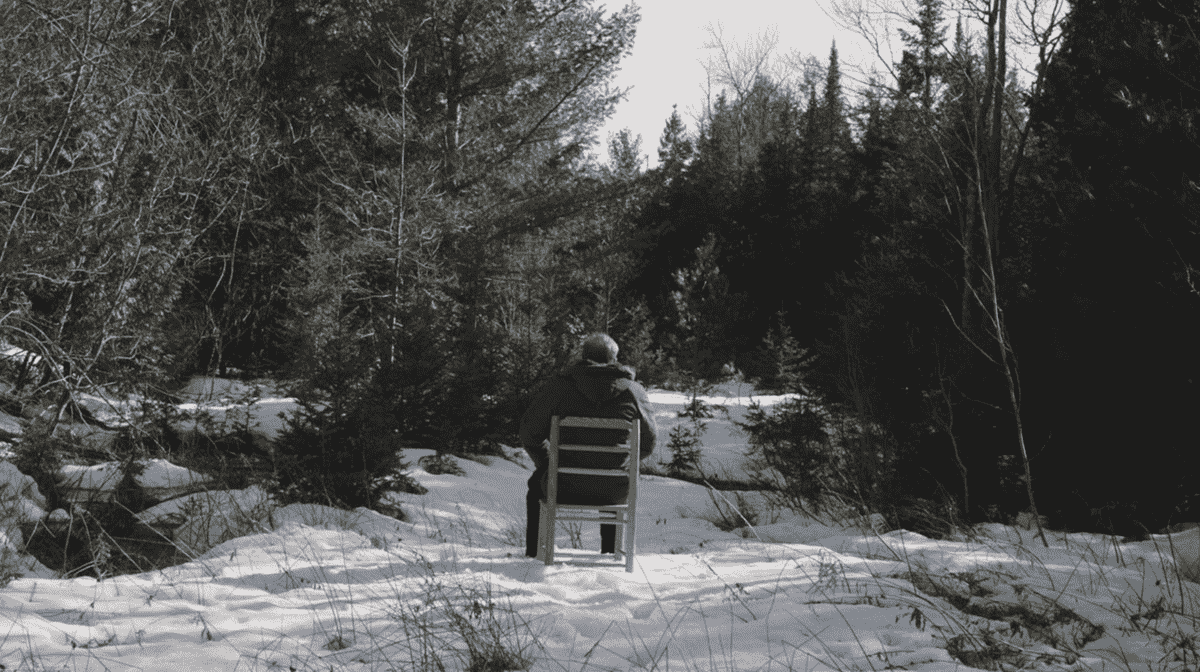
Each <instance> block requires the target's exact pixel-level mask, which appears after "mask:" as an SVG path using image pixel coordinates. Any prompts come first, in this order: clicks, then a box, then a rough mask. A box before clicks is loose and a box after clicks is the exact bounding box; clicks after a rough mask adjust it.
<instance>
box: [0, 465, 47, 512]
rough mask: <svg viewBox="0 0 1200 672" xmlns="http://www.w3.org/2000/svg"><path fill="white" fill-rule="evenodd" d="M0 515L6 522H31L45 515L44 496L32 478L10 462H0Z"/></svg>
mask: <svg viewBox="0 0 1200 672" xmlns="http://www.w3.org/2000/svg"><path fill="white" fill-rule="evenodd" d="M0 512H3V515H0V518H2V519H3V520H4V522H5V524H7V523H12V524H14V525H19V524H21V523H32V522H34V521H37V520H41V519H42V518H44V517H45V516H46V498H45V497H43V496H42V493H41V492H40V491H39V490H38V486H37V483H35V482H34V481H33V479H32V478H30V477H29V476H26V475H25V474H22V473H21V472H20V471H18V470H17V467H16V466H15V465H13V464H12V463H11V462H0Z"/></svg>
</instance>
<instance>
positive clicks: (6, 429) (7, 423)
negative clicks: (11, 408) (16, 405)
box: [0, 412, 25, 439]
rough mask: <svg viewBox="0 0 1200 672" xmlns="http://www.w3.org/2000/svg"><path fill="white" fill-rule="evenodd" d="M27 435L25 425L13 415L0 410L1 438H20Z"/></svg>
mask: <svg viewBox="0 0 1200 672" xmlns="http://www.w3.org/2000/svg"><path fill="white" fill-rule="evenodd" d="M24 435H25V427H24V426H23V425H22V424H21V423H20V421H18V420H17V419H16V418H14V417H13V416H11V415H9V414H7V413H4V412H0V439H19V438H21V437H22V436H24Z"/></svg>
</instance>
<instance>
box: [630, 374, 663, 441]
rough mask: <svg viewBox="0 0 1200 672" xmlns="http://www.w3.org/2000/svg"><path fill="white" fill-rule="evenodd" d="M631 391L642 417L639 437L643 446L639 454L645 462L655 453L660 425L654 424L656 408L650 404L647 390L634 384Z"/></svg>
mask: <svg viewBox="0 0 1200 672" xmlns="http://www.w3.org/2000/svg"><path fill="white" fill-rule="evenodd" d="M629 390H630V391H631V392H633V398H634V399H635V400H637V406H638V414H640V415H641V416H642V422H641V425H642V435H641V437H639V440H640V443H641V445H640V450H639V451H638V452H639V453H641V459H643V460H644V459H646V458H647V457H650V453H653V452H654V443H655V440H656V438H657V436H658V425H657V424H656V423H655V422H654V406H653V405H652V404H651V403H650V397H649V396H648V395H647V394H646V389H645V388H643V387H642V386H641V385H638V384H637V383H634V384H632V385H630V386H629Z"/></svg>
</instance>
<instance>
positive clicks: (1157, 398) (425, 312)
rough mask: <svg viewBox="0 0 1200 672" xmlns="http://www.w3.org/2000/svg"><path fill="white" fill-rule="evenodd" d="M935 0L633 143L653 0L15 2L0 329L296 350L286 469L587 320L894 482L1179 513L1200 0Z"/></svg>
mask: <svg viewBox="0 0 1200 672" xmlns="http://www.w3.org/2000/svg"><path fill="white" fill-rule="evenodd" d="M918 9H919V11H918V13H917V14H916V15H915V16H913V17H911V18H912V20H911V25H910V29H909V30H907V31H905V33H904V36H903V40H904V46H905V49H904V53H903V58H902V59H901V61H900V62H898V63H894V64H889V65H890V66H891V67H890V69H889V74H888V75H886V76H880V78H879V79H877V80H875V81H873V82H872V83H871V84H870V85H869V86H866V87H865V88H863V89H862V90H859V91H848V90H847V89H846V87H845V85H844V84H843V78H842V75H841V72H840V68H839V64H838V60H837V59H838V54H837V51H836V48H835V49H833V50H831V52H830V53H829V58H828V60H827V61H825V62H824V63H817V62H810V63H808V64H807V66H806V67H805V68H802V69H801V71H800V72H791V73H783V72H779V71H772V70H771V69H770V68H763V67H760V66H762V64H763V63H764V62H765V61H764V60H763V59H759V60H757V61H753V62H750V63H749V65H747V66H746V67H742V66H741V65H739V64H738V63H737V62H733V61H729V60H728V59H727V60H725V61H724V66H723V67H724V68H725V69H724V70H722V71H719V72H715V73H712V74H714V75H715V76H714V78H713V79H714V81H716V82H718V83H719V84H720V85H721V86H722V87H723V90H714V92H713V93H714V95H713V98H712V100H711V103H710V104H709V105H708V106H707V107H706V109H705V110H704V111H703V114H702V115H701V119H700V121H699V124H698V128H696V129H694V131H693V130H691V129H689V128H688V127H687V125H686V124H685V123H684V121H683V119H682V118H681V117H680V116H679V115H678V114H677V113H672V114H671V116H670V117H669V118H668V119H667V120H666V125H665V128H664V132H663V135H662V137H661V139H660V141H659V146H658V149H657V152H658V158H659V165H658V167H656V168H654V169H652V170H649V171H642V169H641V166H642V165H643V158H642V155H641V151H642V150H641V147H640V144H639V139H635V138H632V137H630V135H629V134H628V133H622V134H618V135H617V136H616V137H615V138H612V139H610V141H611V148H610V149H611V151H610V154H611V157H612V158H611V160H610V161H609V162H608V163H607V164H601V163H599V162H598V161H597V160H596V159H595V158H594V154H595V152H596V145H595V143H596V140H597V138H596V132H597V129H598V128H599V127H600V125H601V124H602V123H603V121H604V119H605V118H606V117H607V116H608V115H609V114H610V113H611V111H612V109H613V107H614V106H615V105H616V104H617V103H618V102H619V100H620V92H617V91H613V90H612V89H611V88H610V83H611V81H610V80H611V76H612V74H613V72H614V71H615V69H616V67H617V66H618V64H619V62H620V59H621V57H622V56H623V55H624V54H625V53H627V52H628V50H629V49H630V48H631V46H632V43H633V38H634V32H635V27H636V23H637V18H638V17H637V13H636V10H634V9H633V8H626V9H623V10H620V11H617V12H615V13H612V12H606V11H604V10H603V9H602V8H600V7H598V6H593V3H590V2H584V1H581V0H545V1H529V0H454V1H451V2H445V1H437V2H433V1H427V0H391V1H389V2H384V3H368V2H358V1H356V0H341V1H339V2H333V3H329V2H321V3H318V2H307V1H303V0H290V1H289V0H236V1H235V0H222V1H220V2H200V1H190V0H189V1H184V2H174V3H161V2H149V3H141V4H128V3H126V4H124V5H119V6H118V5H113V3H104V2H99V1H97V0H53V1H52V2H46V3H38V4H37V5H36V6H35V5H33V4H29V3H8V4H4V5H0V25H3V26H5V30H4V31H3V33H2V34H0V119H2V120H3V121H2V123H0V214H2V215H3V217H4V226H5V227H6V228H5V233H4V244H3V247H2V248H0V283H2V285H3V286H2V287H0V301H3V303H4V305H3V306H2V308H3V314H4V316H5V317H4V318H3V322H2V323H0V325H2V326H3V329H4V334H3V337H4V338H5V339H6V340H7V341H8V342H11V343H16V344H18V345H21V346H23V347H26V348H28V349H31V350H34V351H36V352H38V353H39V354H41V355H42V356H44V357H45V358H46V360H47V361H49V362H52V363H54V365H55V366H54V367H52V368H50V369H47V371H51V372H52V373H51V374H50V375H47V376H46V377H45V378H44V379H43V380H41V381H40V382H41V386H40V387H39V386H38V382H39V381H37V380H32V381H29V382H28V383H27V385H28V388H29V393H31V394H32V393H46V392H49V393H52V394H53V395H55V398H60V399H62V402H61V403H66V401H67V400H68V399H69V393H70V391H72V390H74V389H78V388H81V387H86V386H87V385H90V384H96V383H101V382H117V381H126V382H132V381H141V382H146V381H154V382H161V383H164V384H166V383H169V382H170V381H171V380H178V379H181V378H183V377H185V376H188V375H191V374H195V373H221V374H228V373H231V372H242V373H244V374H246V375H260V374H270V375H274V376H278V377H283V378H287V379H291V380H296V381H299V382H298V383H297V384H296V392H297V394H299V395H300V396H301V397H302V399H303V400H304V401H305V404H306V408H307V409H308V410H307V412H306V415H305V417H304V418H302V419H299V420H298V421H297V423H296V424H295V426H294V427H293V432H292V434H291V435H290V438H289V441H290V442H291V443H292V445H293V446H294V447H295V452H296V455H295V458H296V464H297V465H300V466H301V467H303V468H302V469H300V470H298V471H294V472H291V473H293V476H294V478H293V482H291V483H290V484H283V485H282V487H285V488H286V487H288V486H289V485H290V486H293V487H297V488H302V487H306V486H305V484H304V483H303V482H302V481H303V479H304V476H303V474H305V473H311V472H313V471H314V470H315V469H320V470H330V469H334V470H336V469H341V470H342V471H344V472H345V473H357V472H363V473H366V472H367V471H370V468H371V466H370V465H376V467H377V468H378V469H379V470H381V471H380V473H382V471H386V470H387V469H389V468H392V467H395V465H394V464H391V463H388V461H387V460H386V459H384V457H383V456H385V455H387V454H389V451H390V452H391V453H394V447H395V445H397V442H403V441H413V442H420V443H422V444H423V445H429V446H432V447H436V448H439V449H442V450H467V449H478V447H479V446H480V445H481V444H484V445H486V444H489V443H494V442H496V441H507V442H511V441H512V436H513V434H514V429H515V427H514V422H515V419H516V418H517V417H518V416H519V412H520V410H521V409H522V408H523V406H524V404H525V403H526V400H527V398H528V395H529V394H530V392H531V391H532V390H533V389H535V388H536V386H537V385H538V383H539V382H540V381H541V380H543V379H544V378H545V377H546V376H547V375H548V374H549V373H550V372H552V371H553V370H555V369H556V368H558V367H561V366H562V365H563V364H565V363H566V361H567V359H568V358H569V357H570V356H571V352H572V349H573V347H574V344H575V343H577V342H578V337H579V336H581V335H583V334H586V333H588V332H591V331H596V330H604V331H608V332H610V333H612V334H613V335H614V336H616V337H617V339H618V340H619V341H620V342H621V344H622V359H623V360H624V361H627V362H628V363H630V364H633V365H634V366H635V367H637V369H638V371H639V376H640V377H641V378H642V379H644V380H646V381H647V382H649V383H652V384H672V385H682V386H691V387H692V388H693V389H696V388H697V387H698V386H701V385H703V384H704V383H705V382H713V381H715V380H717V379H719V378H721V377H722V376H725V375H729V374H730V372H732V371H734V370H738V371H741V372H743V373H744V374H746V375H747V376H750V377H753V378H757V379H759V380H760V381H761V382H762V384H763V386H764V387H770V388H773V389H778V390H788V391H805V392H806V393H808V394H809V395H810V397H811V398H812V399H814V400H819V402H820V404H819V408H820V411H819V412H818V411H814V410H813V409H814V408H817V407H816V406H807V405H798V406H793V407H791V408H792V412H794V413H796V414H798V415H797V416H796V417H795V418H792V420H797V418H798V419H799V420H797V422H795V423H794V424H791V425H788V423H787V422H783V424H782V425H780V426H782V427H792V429H791V430H787V431H792V432H793V435H792V437H791V439H789V440H788V442H785V443H784V444H778V445H786V446H788V448H787V450H789V451H799V452H803V453H804V454H805V456H806V457H805V458H804V459H805V460H808V461H807V462H805V464H806V465H808V466H807V467H806V469H808V472H806V473H809V474H810V475H811V477H812V479H813V483H818V482H819V483H826V482H830V483H831V482H832V480H831V479H832V474H834V473H835V472H837V473H838V479H840V480H839V481H838V482H839V483H842V484H843V485H842V486H838V488H840V490H838V488H834V487H833V486H832V485H831V486H829V487H830V488H831V489H832V490H837V491H838V492H841V493H842V494H846V493H847V492H851V493H852V494H853V495H854V498H856V499H857V500H858V501H859V502H860V503H862V504H864V505H867V506H869V507H871V508H874V509H876V510H884V511H886V512H887V513H888V514H889V515H890V516H892V517H894V519H895V520H896V521H897V522H906V519H905V516H906V515H907V514H906V513H905V512H906V511H924V512H926V517H928V515H927V514H928V512H929V511H931V510H934V509H937V510H940V511H942V512H943V513H945V514H946V515H951V516H957V517H959V518H962V519H967V520H976V521H977V520H985V519H1001V520H1003V519H1005V517H1006V516H1010V515H1013V514H1015V513H1017V512H1019V511H1022V510H1025V509H1027V508H1029V507H1033V506H1036V507H1037V510H1038V511H1039V512H1040V513H1042V514H1045V515H1047V516H1048V517H1049V518H1050V521H1051V522H1052V523H1053V524H1057V525H1065V526H1071V527H1080V528H1083V527H1087V528H1102V529H1113V530H1115V531H1120V532H1127V533H1128V532H1138V531H1140V530H1141V529H1142V526H1145V527H1149V528H1157V527H1161V526H1163V525H1166V524H1169V523H1170V522H1175V521H1179V520H1181V519H1184V518H1188V517H1191V518H1194V517H1195V511H1194V510H1193V509H1192V508H1190V507H1193V506H1196V505H1197V503H1196V498H1198V497H1200V493H1198V492H1197V488H1196V486H1195V485H1194V483H1195V476H1196V474H1197V471H1198V467H1200V451H1197V450H1196V449H1197V448H1198V447H1200V445H1198V443H1200V441H1198V440H1197V439H1196V438H1195V437H1196V436H1197V434H1196V433H1195V432H1194V431H1192V429H1191V427H1190V417H1191V413H1190V411H1192V410H1193V409H1195V408H1196V407H1197V402H1198V401H1200V393H1198V392H1197V387H1198V385H1200V381H1196V379H1197V378H1200V355H1198V354H1197V353H1196V349H1195V348H1194V347H1193V346H1192V341H1194V340H1195V336H1194V335H1195V334H1196V333H1197V327H1200V290H1198V289H1197V287H1198V285H1197V282H1200V241H1198V239H1197V236H1198V234H1200V229H1198V228H1197V226H1198V225H1197V214H1198V213H1197V202H1198V199H1200V186H1197V184H1198V182H1200V165H1197V164H1198V162H1200V152H1197V151H1196V150H1197V149H1198V148H1197V131H1196V127H1195V121H1196V113H1197V109H1200V101H1198V100H1197V90H1198V89H1197V86H1198V85H1200V80H1198V77H1200V75H1198V74H1197V73H1200V67H1198V66H1200V63H1198V62H1197V61H1198V60H1200V41H1198V40H1197V35H1196V33H1195V25H1196V21H1197V20H1200V12H1198V10H1197V9H1196V7H1195V5H1194V4H1191V3H1182V2H1181V3H1170V2H1167V3H1164V2H1157V3H1148V2H1141V1H1138V0H1107V1H1105V2H1100V1H1093V0H1077V1H1075V2H1073V3H1072V5H1071V8H1070V12H1069V13H1068V14H1067V15H1066V16H1065V17H1063V16H1049V17H1047V16H1040V15H1039V16H1032V17H1027V16H1023V15H1022V14H1021V11H1023V9H1019V8H1016V7H1014V8H1011V9H1010V8H1009V7H1008V3H1007V0H978V1H977V2H975V3H974V4H973V5H971V8H970V9H971V11H968V12H966V13H964V14H963V15H961V16H954V17H951V16H950V15H949V10H948V8H947V7H945V6H943V4H942V3H941V1H940V0H922V2H920V3H919V7H918ZM1018 27H1023V28H1024V29H1025V30H1024V32H1023V33H1022V36H1023V39H1024V47H1025V48H1026V50H1028V49H1030V48H1032V50H1033V51H1034V52H1036V53H1037V54H1038V58H1039V64H1038V67H1037V69H1036V71H1035V72H1033V73H1032V75H1031V76H1025V77H1018V76H1017V75H1016V73H1015V72H1014V69H1013V67H1012V65H1011V64H1010V63H1009V60H1008V50H1009V49H1011V48H1012V46H1011V45H1012V43H1014V42H1015V40H1016V39H1017V37H1016V36H1017V33H1018ZM952 29H953V30H952ZM951 32H952V33H953V34H952V35H950V36H948V35H947V34H948V33H951ZM761 55H762V56H764V57H766V56H768V54H767V53H766V52H764V53H763V54H761ZM739 68H740V69H739ZM1194 381H1196V382H1194ZM22 383H24V381H22ZM58 395H61V396H58ZM814 413H816V414H817V415H814ZM813 418H817V421H812V420H813ZM830 423H833V424H836V425H837V426H838V427H841V428H842V430H841V431H840V432H838V433H836V437H837V438H835V439H832V440H831V439H830V438H829V433H828V432H825V431H819V432H818V431H815V430H814V429H813V428H814V427H818V426H828V425H829V424H830ZM800 427H804V428H806V429H803V430H801V429H797V428H800ZM797 432H798V433H797ZM785 433H786V432H785ZM345 446H352V447H353V449H352V450H346V449H345ZM797 446H804V449H803V450H800V449H799V448H797ZM347 452H350V453H354V455H349V456H347V455H344V454H342V453H347ZM330 455H336V459H333V458H331V457H330ZM331 459H332V460H333V462H331V461H330V460H331ZM314 460H315V461H314ZM334 462H336V463H337V465H340V466H336V465H335V466H336V468H335V466H331V465H332V464H333V463H334ZM285 472H286V470H285ZM818 472H820V473H818ZM827 472H828V473H827ZM818 477H819V478H818ZM1030 477H1031V478H1030ZM380 483H382V481H379V480H378V479H377V480H376V481H375V482H373V483H365V484H360V485H361V486H362V487H361V492H359V493H358V494H357V495H354V496H344V497H342V503H353V502H360V501H367V502H369V501H371V500H372V499H373V498H374V497H375V496H376V495H377V489H378V487H379V486H380ZM1030 486H1032V487H1030ZM337 487H339V488H340V487H342V486H337ZM813 487H816V486H813ZM821 487H825V486H824V485H822V486H821ZM818 491H820V488H816V489H813V488H809V489H807V490H805V492H806V493H807V494H806V495H805V496H806V497H807V496H808V495H809V494H814V493H817V492H818ZM1035 495H1036V500H1035V499H1034V496H1035Z"/></svg>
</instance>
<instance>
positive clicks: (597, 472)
mask: <svg viewBox="0 0 1200 672" xmlns="http://www.w3.org/2000/svg"><path fill="white" fill-rule="evenodd" d="M558 473H560V474H578V475H581V476H616V477H625V476H629V472H628V471H626V470H624V469H584V468H583V467H559V468H558Z"/></svg>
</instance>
